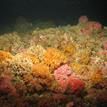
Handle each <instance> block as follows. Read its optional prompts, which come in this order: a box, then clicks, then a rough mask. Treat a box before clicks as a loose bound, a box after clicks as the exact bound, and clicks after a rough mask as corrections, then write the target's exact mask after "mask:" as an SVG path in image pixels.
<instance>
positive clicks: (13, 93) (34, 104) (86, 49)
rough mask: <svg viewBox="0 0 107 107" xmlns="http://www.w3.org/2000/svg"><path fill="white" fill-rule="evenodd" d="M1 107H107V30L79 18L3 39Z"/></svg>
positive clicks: (0, 40)
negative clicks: (61, 24)
mask: <svg viewBox="0 0 107 107" xmlns="http://www.w3.org/2000/svg"><path fill="white" fill-rule="evenodd" d="M25 26H27V25H25ZM23 29H24V28H23V26H21V28H20V30H23ZM23 31H24V30H23ZM0 107H107V27H106V26H103V25H102V24H101V23H99V22H96V21H91V20H89V19H88V18H87V17H86V16H81V17H80V18H79V21H78V23H77V24H76V25H73V26H71V25H66V26H59V27H50V28H37V27H36V28H35V29H32V30H30V31H27V30H25V31H24V32H21V33H20V32H18V31H17V30H16V31H13V32H10V33H4V34H2V35H0Z"/></svg>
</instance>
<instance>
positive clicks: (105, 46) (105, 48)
mask: <svg viewBox="0 0 107 107" xmlns="http://www.w3.org/2000/svg"><path fill="white" fill-rule="evenodd" d="M103 48H104V50H107V41H106V42H104V43H103Z"/></svg>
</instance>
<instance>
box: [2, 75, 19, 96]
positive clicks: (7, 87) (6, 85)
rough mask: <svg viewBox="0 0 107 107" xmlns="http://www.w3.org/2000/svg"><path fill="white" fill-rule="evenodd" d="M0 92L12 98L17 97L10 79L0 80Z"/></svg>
mask: <svg viewBox="0 0 107 107" xmlns="http://www.w3.org/2000/svg"><path fill="white" fill-rule="evenodd" d="M0 92H3V93H10V94H11V95H13V96H17V93H16V89H15V87H14V86H13V85H12V83H11V79H10V78H9V77H8V76H6V77H1V78H0Z"/></svg>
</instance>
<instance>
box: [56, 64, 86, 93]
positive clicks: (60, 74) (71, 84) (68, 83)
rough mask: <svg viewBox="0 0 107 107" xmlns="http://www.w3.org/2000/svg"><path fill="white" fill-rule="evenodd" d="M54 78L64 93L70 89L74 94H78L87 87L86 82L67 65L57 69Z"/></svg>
mask: <svg viewBox="0 0 107 107" xmlns="http://www.w3.org/2000/svg"><path fill="white" fill-rule="evenodd" d="M54 76H55V79H56V81H57V82H58V84H59V85H60V87H61V89H62V90H61V91H62V92H65V91H66V90H67V88H70V89H71V90H72V92H76V91H78V90H81V89H83V88H84V86H85V84H84V82H83V81H82V80H80V79H79V78H78V77H77V76H76V75H75V74H74V73H73V71H72V70H71V69H70V67H69V66H68V65H67V64H65V65H62V66H61V67H59V68H57V69H56V70H55V72H54Z"/></svg>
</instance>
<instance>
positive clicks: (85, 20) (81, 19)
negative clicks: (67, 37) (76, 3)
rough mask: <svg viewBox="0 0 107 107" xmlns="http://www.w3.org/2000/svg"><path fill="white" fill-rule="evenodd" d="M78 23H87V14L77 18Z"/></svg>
mask: <svg viewBox="0 0 107 107" xmlns="http://www.w3.org/2000/svg"><path fill="white" fill-rule="evenodd" d="M78 22H79V23H82V24H84V23H87V22H88V17H87V16H81V17H80V18H79V20H78Z"/></svg>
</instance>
